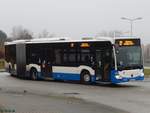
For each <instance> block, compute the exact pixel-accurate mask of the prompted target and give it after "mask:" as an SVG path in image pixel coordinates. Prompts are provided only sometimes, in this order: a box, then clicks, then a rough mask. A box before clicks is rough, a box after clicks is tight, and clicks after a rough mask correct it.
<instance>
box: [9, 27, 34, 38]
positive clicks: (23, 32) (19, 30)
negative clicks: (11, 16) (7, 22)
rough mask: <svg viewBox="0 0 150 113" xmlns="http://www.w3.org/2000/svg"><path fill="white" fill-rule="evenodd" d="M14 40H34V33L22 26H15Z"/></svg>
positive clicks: (13, 30) (13, 31)
mask: <svg viewBox="0 0 150 113" xmlns="http://www.w3.org/2000/svg"><path fill="white" fill-rule="evenodd" d="M11 35H12V38H13V39H32V38H33V37H32V35H33V33H32V32H30V31H29V30H27V29H25V28H23V27H22V26H15V27H13V28H12V34H11Z"/></svg>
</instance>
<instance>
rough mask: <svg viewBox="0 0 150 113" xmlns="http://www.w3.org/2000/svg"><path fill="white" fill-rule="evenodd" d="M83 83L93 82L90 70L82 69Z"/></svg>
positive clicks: (81, 78)
mask: <svg viewBox="0 0 150 113" xmlns="http://www.w3.org/2000/svg"><path fill="white" fill-rule="evenodd" d="M80 80H81V83H82V84H90V82H91V75H90V73H89V72H88V71H82V72H81V77H80Z"/></svg>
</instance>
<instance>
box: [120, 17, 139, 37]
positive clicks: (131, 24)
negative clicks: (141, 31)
mask: <svg viewBox="0 0 150 113" xmlns="http://www.w3.org/2000/svg"><path fill="white" fill-rule="evenodd" d="M121 19H123V20H128V21H129V22H130V30H131V31H130V36H131V37H132V36H133V22H134V21H136V20H141V19H142V18H141V17H138V18H135V19H130V18H125V17H122V18H121Z"/></svg>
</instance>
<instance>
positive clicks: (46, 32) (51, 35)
mask: <svg viewBox="0 0 150 113" xmlns="http://www.w3.org/2000/svg"><path fill="white" fill-rule="evenodd" d="M55 36H56V35H55V34H53V33H52V34H50V33H49V32H48V31H47V30H46V29H44V30H43V31H42V32H41V33H40V34H39V36H38V37H39V38H52V37H55Z"/></svg>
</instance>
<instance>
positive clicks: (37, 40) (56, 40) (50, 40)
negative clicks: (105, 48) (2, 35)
mask: <svg viewBox="0 0 150 113" xmlns="http://www.w3.org/2000/svg"><path fill="white" fill-rule="evenodd" d="M115 39H133V37H132V38H131V37H115V38H112V37H95V38H93V39H92V38H89V39H88V38H83V39H79V40H72V39H71V38H69V37H55V38H34V39H30V40H14V41H11V42H5V45H14V44H20V43H24V44H32V43H62V42H95V41H109V42H111V43H112V44H114V43H115ZM134 39H135V38H134Z"/></svg>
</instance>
